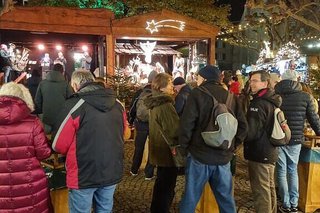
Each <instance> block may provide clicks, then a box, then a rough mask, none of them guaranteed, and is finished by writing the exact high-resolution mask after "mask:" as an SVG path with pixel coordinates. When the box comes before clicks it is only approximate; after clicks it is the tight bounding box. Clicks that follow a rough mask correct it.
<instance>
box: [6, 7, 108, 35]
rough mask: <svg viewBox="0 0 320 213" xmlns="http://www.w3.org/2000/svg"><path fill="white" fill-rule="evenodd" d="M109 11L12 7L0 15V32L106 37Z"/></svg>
mask: <svg viewBox="0 0 320 213" xmlns="http://www.w3.org/2000/svg"><path fill="white" fill-rule="evenodd" d="M113 18H114V15H113V13H112V11H109V10H106V9H79V8H63V7H15V8H14V10H11V11H9V12H7V13H5V14H3V15H2V16H0V29H10V30H28V31H45V32H58V33H77V34H92V35H106V34H110V33H111V20H112V19H113Z"/></svg>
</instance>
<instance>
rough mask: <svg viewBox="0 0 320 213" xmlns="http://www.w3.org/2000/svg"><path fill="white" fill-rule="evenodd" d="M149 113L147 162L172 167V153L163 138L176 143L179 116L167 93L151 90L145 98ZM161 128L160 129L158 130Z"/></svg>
mask: <svg viewBox="0 0 320 213" xmlns="http://www.w3.org/2000/svg"><path fill="white" fill-rule="evenodd" d="M145 104H146V106H147V108H148V109H150V115H149V162H150V163H151V164H152V165H155V166H161V167H174V166H175V164H174V162H173V159H172V154H171V151H170V148H169V146H168V144H167V143H166V141H165V139H164V138H163V136H162V134H161V131H162V133H163V135H164V136H165V138H166V139H167V140H168V141H169V142H170V143H171V144H178V127H179V117H178V114H177V112H176V110H175V109H174V106H173V99H172V97H170V96H169V95H166V94H164V93H161V92H156V91H153V92H152V95H149V96H148V97H147V98H146V99H145ZM160 128H161V130H160Z"/></svg>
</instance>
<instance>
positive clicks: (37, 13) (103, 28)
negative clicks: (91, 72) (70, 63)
mask: <svg viewBox="0 0 320 213" xmlns="http://www.w3.org/2000/svg"><path fill="white" fill-rule="evenodd" d="M112 19H114V14H113V12H112V11H110V10H107V9H79V8H64V7H14V9H12V10H10V11H9V12H7V13H4V14H3V15H2V16H0V29H1V30H19V31H25V32H27V33H36V34H38V35H39V38H41V35H45V34H50V33H63V34H82V35H97V36H102V37H103V38H106V39H108V38H109V35H110V34H111V20H112ZM61 37H63V35H62V36H61ZM75 40H76V38H75ZM99 46H100V48H99V49H100V51H99V56H98V57H99V67H101V70H100V71H101V72H102V70H103V66H104V61H106V63H108V61H109V60H108V59H107V58H105V59H106V60H103V59H104V57H106V54H105V53H104V52H103V48H104V47H103V46H104V45H103V43H100V44H99ZM111 61H112V60H111ZM107 66H108V64H107ZM111 66H113V64H112V65H111Z"/></svg>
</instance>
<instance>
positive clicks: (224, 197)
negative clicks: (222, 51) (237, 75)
mask: <svg viewBox="0 0 320 213" xmlns="http://www.w3.org/2000/svg"><path fill="white" fill-rule="evenodd" d="M221 76H222V75H221V72H220V70H219V68H218V67H216V66H212V65H207V66H205V67H204V68H202V69H201V70H200V71H199V72H198V79H197V84H198V87H196V88H194V89H193V90H192V91H191V93H190V95H189V97H188V100H187V103H186V105H185V107H184V110H183V113H182V116H181V119H180V129H179V133H180V134H179V145H180V146H181V148H184V149H185V150H186V151H187V152H188V154H189V155H188V160H187V165H186V174H185V175H186V183H185V193H184V195H183V197H182V200H181V203H180V212H195V208H196V205H197V203H198V201H199V199H200V196H201V194H202V191H203V188H204V186H205V183H206V182H209V184H210V186H211V188H212V189H213V188H214V189H215V190H214V191H213V193H214V194H215V197H216V200H217V203H218V206H219V210H220V212H236V205H235V201H234V198H233V195H232V175H231V169H230V161H231V159H232V158H233V150H234V148H235V144H240V143H242V141H243V140H244V138H245V137H246V135H247V129H248V124H247V121H246V117H245V115H244V113H243V110H242V108H241V106H240V102H239V100H238V99H237V97H235V96H233V97H232V101H231V104H230V109H231V110H232V112H233V114H234V115H235V117H236V119H237V120H238V130H237V134H236V136H235V144H232V145H231V147H230V149H227V150H221V149H215V148H212V147H210V146H208V145H207V144H206V143H205V142H204V140H203V138H202V136H201V132H202V131H203V129H204V128H205V127H206V126H208V123H209V119H210V114H211V111H212V109H213V105H214V103H213V99H212V97H211V96H210V95H209V94H207V93H205V92H203V91H202V90H201V89H205V90H208V92H210V94H211V95H212V96H214V97H215V99H216V100H217V101H218V102H219V103H226V101H227V97H228V96H229V94H228V93H229V92H228V91H227V90H226V89H224V87H223V86H222V84H221V83H220V79H221ZM199 87H200V88H201V89H199ZM229 97H230V96H229Z"/></svg>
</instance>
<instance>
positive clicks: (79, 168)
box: [52, 83, 124, 189]
mask: <svg viewBox="0 0 320 213" xmlns="http://www.w3.org/2000/svg"><path fill="white" fill-rule="evenodd" d="M123 111H124V108H123V106H122V105H121V104H120V103H119V102H118V101H116V97H115V95H114V92H113V91H112V90H110V89H107V90H106V89H105V88H104V87H103V86H102V85H100V84H97V83H89V84H87V85H84V86H82V87H81V88H80V90H79V91H78V92H77V93H75V94H74V95H73V96H72V97H71V98H70V99H68V100H67V101H66V107H65V108H64V110H63V112H62V114H61V116H62V119H61V121H62V120H63V118H64V120H63V121H62V122H59V123H61V125H60V127H59V129H58V131H57V134H56V136H55V138H54V142H53V145H52V148H53V149H54V150H56V151H57V152H59V153H61V154H64V155H66V156H67V159H66V170H67V186H68V187H69V188H71V189H81V188H95V187H104V186H110V185H113V184H116V183H118V182H120V180H121V178H122V174H123V143H124V140H123V132H124V118H123Z"/></svg>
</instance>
